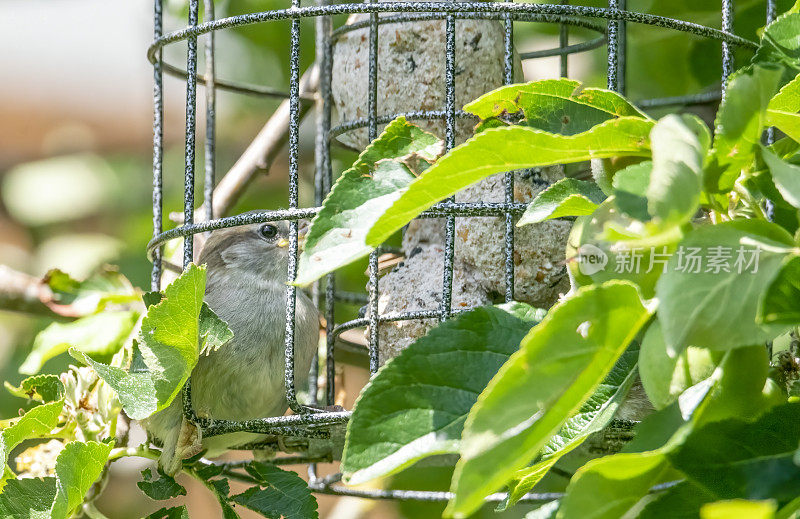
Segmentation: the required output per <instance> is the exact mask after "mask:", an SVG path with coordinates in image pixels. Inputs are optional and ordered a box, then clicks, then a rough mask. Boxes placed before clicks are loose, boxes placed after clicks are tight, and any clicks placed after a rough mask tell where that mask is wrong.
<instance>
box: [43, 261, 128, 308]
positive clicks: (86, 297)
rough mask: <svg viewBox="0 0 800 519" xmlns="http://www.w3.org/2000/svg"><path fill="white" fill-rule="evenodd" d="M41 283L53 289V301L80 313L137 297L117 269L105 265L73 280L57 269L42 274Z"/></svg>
mask: <svg viewBox="0 0 800 519" xmlns="http://www.w3.org/2000/svg"><path fill="white" fill-rule="evenodd" d="M44 281H45V283H47V285H48V286H49V287H50V289H51V290H52V291H53V295H54V297H55V302H56V303H57V304H59V305H69V306H70V308H71V310H72V311H73V312H75V313H78V314H80V315H87V314H93V313H96V312H100V311H101V310H104V309H105V308H106V306H107V305H110V304H114V305H120V304H127V303H133V302H136V301H138V300H139V292H138V291H137V290H136V289H135V288H134V287H133V285H131V283H130V281H128V280H127V279H126V278H125V276H123V275H122V274H120V273H119V272H118V271H116V270H113V269H110V268H105V269H103V270H100V271H98V272H96V273H95V274H93V275H91V276H90V277H89V278H88V279H86V280H85V281H77V280H75V279H73V278H72V277H70V276H69V274H66V273H65V272H62V271H60V270H58V269H54V270H51V271H49V272H48V273H47V275H45V278H44Z"/></svg>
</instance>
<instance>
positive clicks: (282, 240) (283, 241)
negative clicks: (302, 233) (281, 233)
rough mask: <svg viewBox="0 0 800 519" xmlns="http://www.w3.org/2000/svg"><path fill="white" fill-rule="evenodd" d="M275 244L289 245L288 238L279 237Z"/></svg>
mask: <svg viewBox="0 0 800 519" xmlns="http://www.w3.org/2000/svg"><path fill="white" fill-rule="evenodd" d="M275 245H277V246H278V247H280V248H284V247H288V246H289V240H287V239H286V238H281V239H280V240H278V243H276V244H275Z"/></svg>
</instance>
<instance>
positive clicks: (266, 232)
mask: <svg viewBox="0 0 800 519" xmlns="http://www.w3.org/2000/svg"><path fill="white" fill-rule="evenodd" d="M258 234H259V235H260V236H261V237H262V238H264V239H265V240H267V241H272V240H274V239H275V238H276V237H277V236H278V228H277V227H275V226H274V225H272V224H271V223H265V224H264V225H262V226H261V227H259V228H258Z"/></svg>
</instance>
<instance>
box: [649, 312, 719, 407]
mask: <svg viewBox="0 0 800 519" xmlns="http://www.w3.org/2000/svg"><path fill="white" fill-rule="evenodd" d="M715 356H716V357H718V356H719V355H718V354H717V355H715V354H714V353H713V352H711V351H709V350H707V349H705V348H696V347H694V346H689V347H687V348H686V349H685V350H684V351H682V352H681V353H680V355H677V356H670V355H669V353H668V351H667V345H666V344H665V343H664V336H663V334H662V332H661V323H660V322H659V321H658V320H655V321H653V322H652V323H651V324H650V326H649V327H648V328H647V332H645V335H644V338H643V339H642V349H641V351H640V352H639V374H640V376H641V379H642V386H644V390H645V392H646V393H647V398H648V399H649V400H650V402H651V403H652V404H653V407H655V408H656V409H663V408H665V407H667V406H668V405H670V404H671V403H673V402H674V401H676V400H677V399H678V396H679V395H680V394H681V393H683V392H684V391H685V390H687V389H688V388H690V387H691V386H693V385H695V384H697V383H698V382H700V381H701V380H703V379H705V378H707V377H709V376H710V375H711V373H713V371H714V369H715V368H716V365H717V362H718V361H719V360H720V359H719V358H715Z"/></svg>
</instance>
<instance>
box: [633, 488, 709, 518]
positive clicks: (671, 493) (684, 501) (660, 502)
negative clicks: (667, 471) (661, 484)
mask: <svg viewBox="0 0 800 519" xmlns="http://www.w3.org/2000/svg"><path fill="white" fill-rule="evenodd" d="M711 501H714V496H713V494H709V493H708V492H706V491H705V490H703V488H701V487H699V486H697V485H695V484H694V483H691V482H689V481H683V482H681V483H678V484H677V485H674V486H672V487H670V488H669V489H668V490H666V491H663V492H660V493H659V494H658V495H657V496H656V497H654V498H653V499H651V500H650V501H648V502H647V504H646V505H645V506H644V508H642V511H641V512H640V513H639V515H637V516H636V519H688V518H695V517H697V516H698V515H699V514H700V507H702V506H703V505H704V504H706V503H710V502H711Z"/></svg>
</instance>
